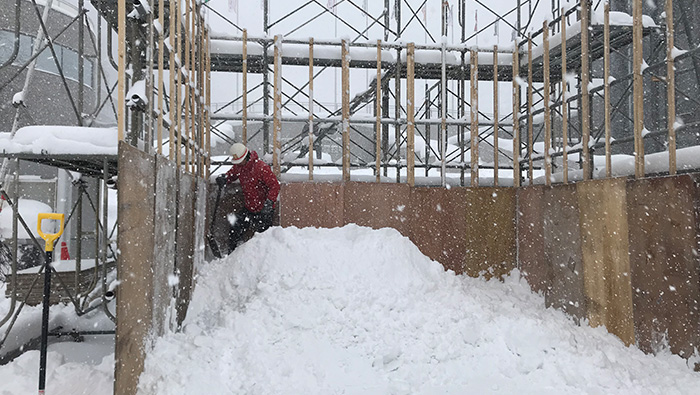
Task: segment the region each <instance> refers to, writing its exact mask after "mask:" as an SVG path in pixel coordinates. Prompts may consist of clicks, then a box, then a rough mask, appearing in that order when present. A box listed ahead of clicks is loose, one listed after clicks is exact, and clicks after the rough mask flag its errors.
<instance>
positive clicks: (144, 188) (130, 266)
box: [114, 141, 155, 394]
mask: <svg viewBox="0 0 700 395" xmlns="http://www.w3.org/2000/svg"><path fill="white" fill-rule="evenodd" d="M118 171H119V174H122V175H127V174H128V175H129V176H128V177H127V176H122V177H119V179H118V184H117V185H118V186H117V193H118V210H119V216H118V226H119V235H118V244H119V250H120V253H119V257H118V260H117V279H118V280H119V281H120V284H119V286H118V287H117V288H116V294H117V295H116V297H117V301H118V303H117V327H116V345H115V367H114V374H115V386H114V393H115V394H135V393H136V388H137V385H138V379H139V376H140V374H141V372H142V371H143V364H144V359H145V356H146V354H145V352H146V350H145V349H144V347H145V344H146V339H147V336H148V335H149V330H150V329H151V324H152V320H153V304H152V300H153V272H152V270H151V267H152V264H153V260H154V259H153V246H154V232H153V231H154V205H155V198H154V192H155V161H154V158H153V157H152V156H151V155H148V154H146V153H144V152H142V151H140V150H138V149H136V148H134V147H131V146H130V145H128V144H126V143H124V142H123V141H120V142H119V168H118Z"/></svg>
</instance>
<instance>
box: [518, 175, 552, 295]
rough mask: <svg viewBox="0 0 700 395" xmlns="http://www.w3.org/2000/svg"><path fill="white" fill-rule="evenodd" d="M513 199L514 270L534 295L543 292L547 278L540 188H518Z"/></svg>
mask: <svg viewBox="0 0 700 395" xmlns="http://www.w3.org/2000/svg"><path fill="white" fill-rule="evenodd" d="M516 197H517V205H518V207H517V211H516V213H517V214H516V215H517V217H516V218H517V224H516V226H517V235H518V268H519V269H520V273H521V274H522V276H523V277H525V279H526V280H527V282H528V284H529V285H530V288H532V290H533V291H534V292H540V293H545V292H547V290H548V289H549V287H550V279H549V266H548V265H547V263H546V261H545V259H544V234H543V221H544V201H543V199H544V187H542V186H532V187H523V188H518V189H517V190H516Z"/></svg>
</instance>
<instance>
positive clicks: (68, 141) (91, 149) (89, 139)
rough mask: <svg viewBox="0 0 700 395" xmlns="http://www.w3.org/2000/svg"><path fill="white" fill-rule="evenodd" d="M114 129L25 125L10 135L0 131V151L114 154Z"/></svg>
mask: <svg viewBox="0 0 700 395" xmlns="http://www.w3.org/2000/svg"><path fill="white" fill-rule="evenodd" d="M117 142H118V138H117V129H116V128H92V127H80V126H51V125H40V126H26V127H23V128H21V129H19V130H18V131H17V133H16V134H15V136H14V137H10V134H9V133H0V152H2V153H4V154H35V155H66V154H68V155H71V154H73V155H117Z"/></svg>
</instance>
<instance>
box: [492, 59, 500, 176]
mask: <svg viewBox="0 0 700 395" xmlns="http://www.w3.org/2000/svg"><path fill="white" fill-rule="evenodd" d="M498 116H499V115H498V45H494V46H493V185H494V186H498Z"/></svg>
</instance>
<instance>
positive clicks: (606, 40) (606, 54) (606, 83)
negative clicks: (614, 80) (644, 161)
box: [603, 3, 612, 178]
mask: <svg viewBox="0 0 700 395" xmlns="http://www.w3.org/2000/svg"><path fill="white" fill-rule="evenodd" d="M603 115H604V117H605V177H607V178H610V177H612V155H611V152H610V131H611V125H610V4H609V3H605V11H604V17H603Z"/></svg>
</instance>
